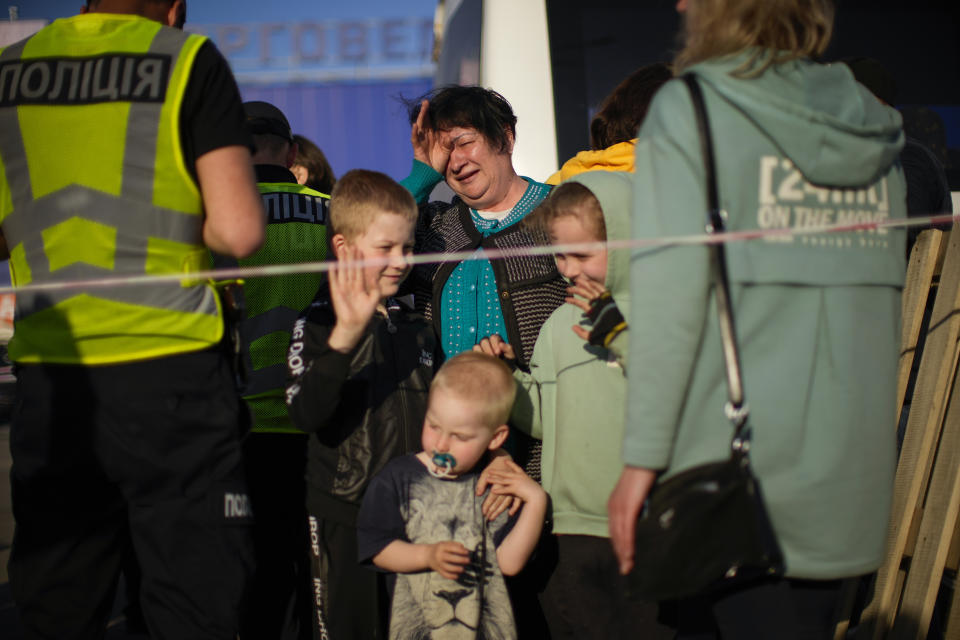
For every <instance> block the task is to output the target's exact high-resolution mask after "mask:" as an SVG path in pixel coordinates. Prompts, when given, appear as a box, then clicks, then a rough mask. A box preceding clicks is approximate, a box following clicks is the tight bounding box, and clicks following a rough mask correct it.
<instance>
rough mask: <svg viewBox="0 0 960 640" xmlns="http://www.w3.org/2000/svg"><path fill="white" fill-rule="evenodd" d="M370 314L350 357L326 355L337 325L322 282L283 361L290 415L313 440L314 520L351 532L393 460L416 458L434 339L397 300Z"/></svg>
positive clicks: (310, 499) (309, 467)
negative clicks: (373, 482) (374, 482)
mask: <svg viewBox="0 0 960 640" xmlns="http://www.w3.org/2000/svg"><path fill="white" fill-rule="evenodd" d="M387 308H388V312H387V313H388V317H384V316H382V315H381V314H375V315H374V317H373V319H372V320H371V321H370V324H369V326H368V327H367V331H366V333H365V334H364V336H363V338H361V339H360V342H359V343H358V344H357V346H356V347H355V348H354V349H353V351H352V352H351V353H349V354H345V353H341V352H339V351H335V350H333V349H331V348H330V347H329V346H328V345H327V339H328V338H329V336H330V333H331V332H332V331H333V327H334V325H335V324H336V315H335V314H334V310H333V304H332V302H331V300H330V292H329V288H328V285H327V282H326V280H325V281H324V282H323V284H321V286H320V289H319V290H318V291H317V295H316V297H315V298H314V300H313V302H312V303H311V304H310V306H309V307H307V309H306V310H305V311H304V312H303V314H301V316H300V318H298V319H297V322H296V324H295V325H294V329H293V337H292V340H291V342H290V349H289V351H288V354H287V369H288V372H289V378H288V385H287V409H288V411H289V414H290V419H291V420H292V421H293V424H294V425H295V426H296V427H297V428H298V429H301V430H302V431H306V432H307V433H309V434H311V435H310V444H309V453H308V455H309V458H308V463H307V500H308V503H309V507H310V509H311V513H323V514H324V515H325V516H327V517H329V518H330V519H331V520H335V521H338V522H341V523H343V524H347V525H350V526H354V524H355V521H356V515H357V512H358V510H359V507H360V501H361V499H362V498H363V493H364V491H366V488H367V485H368V484H369V482H370V479H371V478H373V476H374V475H376V474H377V473H378V472H379V471H380V469H382V468H383V466H384V465H385V464H386V463H387V462H388V461H389V460H391V459H393V458H395V457H397V456H400V455H403V454H406V453H413V452H416V451H419V450H420V433H421V429H422V427H423V419H424V415H425V414H426V410H427V393H428V391H429V387H430V381H431V380H432V379H433V371H434V360H435V358H434V354H435V353H436V351H437V349H436V338H435V336H434V332H433V330H432V329H431V327H430V325H429V324H428V323H427V322H426V320H424V318H423V317H422V316H420V315H418V314H416V313H414V312H413V310H412V309H411V308H410V307H408V306H406V305H405V304H404V303H403V302H402V301H400V300H392V299H391V300H389V301H388V304H387Z"/></svg>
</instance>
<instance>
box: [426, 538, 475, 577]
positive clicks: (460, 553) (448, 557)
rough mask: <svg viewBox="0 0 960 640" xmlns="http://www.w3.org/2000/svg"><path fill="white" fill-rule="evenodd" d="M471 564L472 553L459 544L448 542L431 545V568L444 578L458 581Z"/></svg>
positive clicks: (429, 562) (429, 561)
mask: <svg viewBox="0 0 960 640" xmlns="http://www.w3.org/2000/svg"><path fill="white" fill-rule="evenodd" d="M469 563H470V552H469V551H467V548H466V547H464V546H463V545H462V544H460V543H459V542H455V541H453V540H448V541H447V542H436V543H434V544H432V545H430V557H429V560H428V564H429V565H430V568H431V569H433V570H434V571H436V572H437V573H439V574H440V575H441V576H443V577H444V578H448V579H450V580H456V579H457V578H458V577H460V574H461V573H463V569H464V567H466V566H467V565H468V564H469Z"/></svg>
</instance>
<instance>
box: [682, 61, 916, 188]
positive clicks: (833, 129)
mask: <svg viewBox="0 0 960 640" xmlns="http://www.w3.org/2000/svg"><path fill="white" fill-rule="evenodd" d="M746 57H747V54H741V55H738V56H731V57H729V58H724V59H721V60H712V61H708V62H705V63H701V64H698V65H694V66H693V67H691V69H690V70H691V71H693V72H695V73H696V75H697V76H698V77H699V78H701V79H702V80H703V81H704V82H705V83H706V84H708V85H710V87H711V88H712V89H713V90H714V91H716V92H717V93H719V94H720V96H721V97H722V98H723V99H724V100H726V101H727V102H729V103H730V104H731V105H732V106H733V107H734V108H736V109H738V110H739V111H741V112H742V113H743V114H744V115H745V116H746V117H747V118H748V119H750V120H751V121H752V122H753V123H754V124H755V125H756V126H757V127H758V128H759V129H760V130H761V131H763V132H764V133H765V134H766V135H767V136H768V137H769V138H770V139H771V140H772V141H773V143H774V144H775V145H776V146H777V147H778V148H779V149H780V151H781V152H782V153H783V155H785V156H786V157H788V158H789V159H790V160H791V161H792V162H793V164H794V166H796V167H797V169H799V170H800V172H801V173H802V174H803V175H804V177H805V178H806V179H807V180H809V181H810V182H812V183H814V184H826V185H830V186H839V187H857V186H863V185H866V184H869V183H872V182H873V181H875V180H877V179H878V178H880V177H881V176H882V175H884V174H885V173H886V172H887V170H888V169H889V168H890V165H891V164H893V162H894V161H895V160H896V158H897V156H898V154H899V153H900V149H901V148H902V147H903V142H904V135H903V126H902V120H901V118H900V114H899V113H898V112H897V111H896V110H895V109H893V108H890V107H887V106H885V105H883V104H882V103H881V102H880V101H878V100H877V99H876V98H875V97H874V96H873V94H872V93H870V92H869V91H868V90H867V89H866V88H865V87H863V85H861V84H859V83H857V81H856V80H855V79H854V77H853V73H852V72H851V71H850V68H849V67H847V65H845V64H839V63H838V64H832V65H821V64H816V63H813V62H811V61H809V60H794V61H791V62H787V63H783V64H778V65H774V66H771V67H770V68H768V69H767V70H765V71H764V72H763V73H762V74H761V75H760V76H758V77H756V78H748V79H744V78H738V77H734V76H731V75H730V72H731V71H733V70H734V69H736V68H738V67H739V66H740V65H741V64H742V63H743V62H744V60H745V59H746Z"/></svg>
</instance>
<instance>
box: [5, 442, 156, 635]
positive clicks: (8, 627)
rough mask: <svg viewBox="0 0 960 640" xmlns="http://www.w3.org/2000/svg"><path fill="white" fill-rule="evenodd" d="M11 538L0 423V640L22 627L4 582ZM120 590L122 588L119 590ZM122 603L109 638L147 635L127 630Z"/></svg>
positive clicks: (7, 477)
mask: <svg viewBox="0 0 960 640" xmlns="http://www.w3.org/2000/svg"><path fill="white" fill-rule="evenodd" d="M12 541H13V513H12V511H11V508H10V425H9V424H0V638H3V640H22V639H23V628H22V627H21V626H20V619H19V617H18V615H17V609H16V607H15V606H14V604H13V598H12V596H11V595H10V585H9V583H8V582H7V559H8V558H9V557H10V543H11V542H12ZM118 592H119V593H122V592H123V589H122V588H121V589H118ZM122 610H123V602H122V600H121V599H120V598H119V597H118V599H117V603H116V605H115V606H114V615H113V617H112V619H111V620H110V628H109V631H108V632H107V639H108V640H134V639H136V640H143V639H144V638H146V637H147V636H146V635H143V634H139V635H133V634H128V633H126V627H125V620H124V617H123V615H122V613H121V612H122Z"/></svg>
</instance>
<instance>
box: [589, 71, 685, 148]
mask: <svg viewBox="0 0 960 640" xmlns="http://www.w3.org/2000/svg"><path fill="white" fill-rule="evenodd" d="M672 77H673V71H672V70H671V68H670V65H668V64H667V63H666V62H658V63H656V64H651V65H647V66H645V67H640V68H639V69H637V70H636V71H634V72H633V73H631V74H630V75H629V76H627V77H626V79H625V80H623V81H622V82H621V83H620V84H618V85H617V87H616V88H615V89H614V90H613V91H612V92H611V93H610V95H608V96H607V97H606V98H605V99H604V100H603V104H601V105H600V111H598V112H597V115H596V116H594V118H593V121H592V122H591V123H590V147H591V148H593V149H594V150H600V149H606V148H607V147H610V146H613V145H615V144H617V143H618V142H627V141H628V140H633V139H634V138H636V137H637V130H638V129H639V128H640V125H641V124H642V123H643V119H644V118H646V117H647V108H648V107H649V106H650V101H651V100H653V96H654V94H656V93H657V91H658V90H659V89H660V87H662V86H663V85H664V84H666V82H667V80H670V79H671V78H672Z"/></svg>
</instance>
